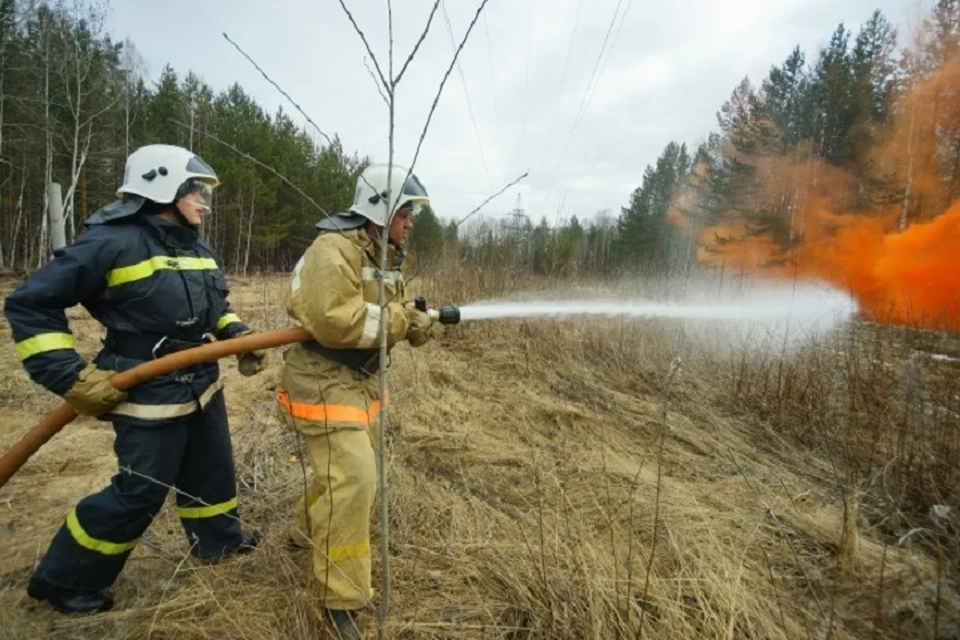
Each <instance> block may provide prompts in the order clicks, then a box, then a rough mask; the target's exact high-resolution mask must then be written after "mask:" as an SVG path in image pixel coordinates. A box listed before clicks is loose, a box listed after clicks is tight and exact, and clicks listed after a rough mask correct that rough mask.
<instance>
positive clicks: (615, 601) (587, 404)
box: [0, 272, 960, 640]
mask: <svg viewBox="0 0 960 640" xmlns="http://www.w3.org/2000/svg"><path fill="white" fill-rule="evenodd" d="M446 278H447V279H446V280H438V279H429V280H428V279H426V278H420V279H415V280H414V281H413V283H412V285H411V290H412V291H413V292H421V291H422V292H423V293H426V294H427V295H428V297H429V299H431V300H436V301H437V302H440V301H446V300H453V301H456V302H461V303H463V302H468V301H470V300H476V299H480V298H482V297H490V296H496V295H504V294H509V293H510V292H511V291H515V290H518V289H520V288H526V289H531V288H532V289H540V290H546V291H549V290H550V288H551V287H552V286H554V285H552V284H551V283H543V282H541V283H532V282H515V281H513V280H512V279H511V278H510V276H508V275H506V274H502V273H501V274H493V275H491V274H489V273H487V274H484V273H478V272H469V273H467V272H462V273H456V274H449V275H447V276H446ZM285 281H286V278H285V276H281V275H277V276H259V277H249V278H239V277H236V278H233V279H232V285H233V294H232V301H233V305H234V307H235V309H236V310H237V311H238V313H239V314H241V316H242V317H244V318H245V319H246V320H247V321H248V323H249V324H251V325H253V326H255V327H256V328H258V329H270V328H278V327H281V326H285V325H286V324H287V321H286V318H285V316H284V314H283V312H282V309H280V308H279V307H278V305H277V301H278V298H279V293H278V291H279V290H280V289H281V288H282V287H283V286H284V285H285ZM15 284H16V283H15V282H14V281H12V280H10V281H6V282H4V283H3V290H2V292H3V293H4V294H6V293H8V292H9V291H10V290H11V288H12V287H13V286H15ZM69 315H70V318H71V326H72V328H73V330H74V332H75V334H76V335H77V338H78V349H79V350H80V351H81V352H82V353H83V354H84V355H88V356H89V355H92V354H93V353H94V352H95V351H96V349H97V347H98V346H99V342H98V340H99V338H100V329H99V326H98V325H97V323H96V322H95V321H93V320H92V319H90V318H89V316H88V315H87V314H86V312H85V311H83V310H82V309H71V310H70V311H69ZM704 339H705V338H703V337H702V336H697V335H693V334H691V333H690V332H688V331H684V330H683V329H682V327H678V326H676V325H673V324H671V323H669V322H666V321H650V320H643V321H641V320H623V319H589V318H572V319H564V320H529V321H527V320H525V321H485V322H472V323H463V324H461V325H458V326H455V327H446V328H444V331H443V334H442V335H441V336H440V337H439V338H438V339H437V340H435V341H433V342H431V343H430V344H428V345H427V346H426V347H424V348H423V349H421V350H413V349H410V348H409V347H408V346H407V345H402V346H401V347H398V348H397V349H396V350H395V352H394V356H393V362H392V366H391V368H390V375H389V383H390V387H391V398H392V403H391V405H390V426H389V432H388V440H389V449H388V451H387V456H386V459H387V464H388V473H389V475H388V478H389V486H390V488H389V498H388V500H389V513H390V522H389V525H390V526H389V531H390V537H389V554H390V578H391V579H390V603H391V606H390V612H389V616H388V618H387V620H386V623H385V627H384V628H383V632H384V635H385V636H386V637H387V638H393V639H397V640H399V639H408V638H409V639H414V638H489V639H500V638H503V639H508V638H509V639H520V638H537V639H544V640H546V639H563V640H575V639H619V638H623V639H626V638H631V639H632V638H648V639H650V640H654V639H667V638H670V639H692V638H725V639H730V640H733V639H744V638H750V639H756V640H767V639H795V638H797V639H810V640H821V639H827V638H831V639H835V640H853V639H864V638H875V639H881V638H904V639H921V638H922V639H934V638H960V631H958V629H960V590H958V589H960V587H958V585H960V583H958V579H960V571H958V565H957V563H958V555H960V553H958V549H960V546H958V545H960V543H958V540H960V536H958V523H960V519H958V515H957V509H958V504H960V500H958V498H960V489H958V482H960V383H958V382H957V377H958V373H960V366H958V365H960V362H957V361H955V360H953V359H952V358H951V357H950V356H951V354H954V353H956V352H957V351H960V347H958V346H957V343H958V341H957V340H956V339H955V337H953V336H949V335H939V334H929V333H918V332H911V331H908V330H902V329H893V328H889V327H880V326H876V325H870V324H866V323H856V324H851V325H850V326H845V327H843V328H842V329H841V330H838V331H836V332H834V333H832V334H830V335H825V336H820V337H819V338H818V339H817V340H816V341H813V342H808V343H806V344H803V345H799V346H795V347H792V348H791V349H789V350H786V349H780V348H777V347H776V345H766V346H764V345H761V344H740V345H728V347H730V348H728V349H724V350H716V349H712V348H708V347H707V345H706V344H705V343H704V342H703V340H704ZM757 340H758V341H761V340H762V338H761V337H758V338H757ZM269 357H270V360H269V366H268V368H267V370H266V371H264V372H263V373H261V374H260V375H259V376H257V377H254V378H243V377H241V376H240V375H239V374H238V373H237V371H236V365H235V363H234V361H232V360H229V361H224V362H223V363H222V368H223V372H224V373H223V375H224V376H225V379H226V389H227V390H226V394H227V402H228V406H229V411H230V419H231V426H232V431H233V436H234V446H235V451H236V461H237V470H238V478H239V492H240V502H241V513H242V516H243V518H244V520H245V521H246V522H247V523H248V524H249V525H250V526H253V527H256V528H258V529H260V530H262V531H263V532H264V533H265V534H266V541H265V543H264V545H263V547H262V548H260V549H258V550H257V551H256V552H255V553H253V554H250V555H247V556H242V557H237V558H235V559H232V560H230V561H228V562H225V563H223V564H221V565H217V566H213V567H207V566H200V565H199V564H196V563H194V562H193V561H192V560H191V559H190V558H189V556H188V553H187V545H186V541H185V539H184V537H183V536H182V533H181V531H180V527H179V522H178V520H177V518H176V510H175V508H173V506H172V500H171V501H170V502H169V503H168V506H167V507H166V508H165V509H164V510H163V511H162V512H161V513H160V515H159V516H158V518H157V520H156V521H155V522H154V523H153V525H152V526H151V527H150V529H149V530H148V532H147V534H146V536H145V537H144V538H143V540H142V543H141V544H140V545H139V546H138V547H137V548H136V549H135V551H134V552H133V554H132V556H131V558H130V561H129V563H128V564H127V567H126V569H125V570H124V572H123V573H122V574H121V576H120V578H119V580H118V582H117V583H116V585H115V595H116V598H117V605H116V607H115V609H114V610H113V611H110V612H108V613H104V614H97V615H92V616H81V617H69V616H63V615H60V614H57V613H56V612H54V611H53V610H52V609H51V608H50V607H49V606H47V605H45V604H43V605H41V604H38V603H36V602H34V601H32V600H31V599H30V598H28V597H27V596H26V593H25V587H26V583H27V580H28V577H29V575H30V573H31V571H32V569H33V567H34V566H35V563H36V562H37V561H38V559H39V555H40V554H41V553H42V552H43V550H44V549H45V547H46V545H47V544H48V542H49V540H50V537H51V536H52V534H53V533H54V531H55V530H56V528H57V527H58V526H59V524H60V523H61V521H62V519H63V517H64V515H65V514H66V513H67V512H68V510H69V509H70V508H71V506H72V505H73V504H74V502H75V501H76V500H78V499H79V498H81V497H82V496H83V495H85V494H86V493H88V492H91V491H93V490H96V489H98V488H99V487H101V486H102V485H104V484H105V483H106V481H107V479H108V478H109V477H110V475H111V474H112V473H113V471H114V470H115V459H114V458H113V454H112V449H111V443H112V431H111V429H110V428H109V425H105V424H101V423H99V422H97V421H95V420H92V419H87V418H84V419H78V420H76V421H75V422H74V423H72V424H71V425H69V426H68V427H67V428H65V429H64V430H63V431H62V432H61V433H60V434H58V435H57V436H56V437H55V438H54V439H52V440H51V441H50V442H49V443H48V444H47V445H46V446H44V447H43V448H42V449H41V451H40V452H38V454H37V455H36V456H34V457H33V458H32V459H31V460H30V461H29V462H28V463H27V464H26V465H25V466H24V467H23V469H21V471H20V472H19V473H18V474H17V475H16V476H15V477H14V478H13V479H12V480H11V481H10V482H9V483H8V484H7V486H5V487H4V488H3V489H0V533H2V541H3V544H2V545H0V611H2V612H3V614H2V617H3V621H2V623H0V638H17V639H27V638H31V639H32V638H57V639H61V638H62V639H68V638H69V639H93V638H97V639H101V638H103V639H119V638H136V639H152V640H166V639H174V638H188V639H194V638H197V639H199V638H204V639H206V638H210V639H221V638H233V639H246V640H253V639H257V640H260V639H273V638H277V639H284V638H318V637H320V638H322V637H325V635H324V634H325V633H326V631H325V629H324V627H323V625H322V624H321V623H320V621H319V617H318V613H317V604H316V601H315V599H314V597H313V595H312V586H311V584H310V578H309V574H310V553H309V551H305V550H293V549H291V548H289V547H288V545H287V544H286V542H287V531H288V526H289V522H290V520H291V518H292V514H293V510H294V508H295V507H294V505H295V503H296V501H297V499H298V497H299V496H301V495H302V493H303V490H304V484H303V478H304V469H303V467H302V458H301V448H300V444H299V441H298V438H297V437H296V436H295V435H294V434H292V433H289V432H287V431H286V430H285V429H284V428H283V427H282V425H281V423H280V422H279V421H278V420H277V417H276V415H275V404H274V396H275V390H276V384H277V381H278V379H279V373H280V362H281V360H280V354H279V352H274V353H271V355H270V356H269ZM0 365H2V369H0V405H2V408H0V412H2V416H3V420H2V428H0V448H2V449H4V450H5V449H6V448H7V447H9V446H10V445H11V444H13V443H14V442H15V441H16V440H17V439H18V438H19V437H20V436H21V435H22V434H23V433H25V432H26V431H27V430H28V429H29V428H30V427H31V426H32V425H33V424H34V423H36V422H37V421H38V420H39V418H40V417H41V416H43V415H44V414H45V413H46V412H47V411H49V410H51V409H52V408H53V407H55V406H56V404H57V402H58V399H57V398H55V397H53V396H52V395H51V394H49V393H47V392H45V391H43V390H42V389H41V388H39V387H37V386H35V385H33V384H32V383H31V382H30V381H29V379H28V378H27V376H26V374H25V373H24V372H23V370H22V368H21V367H20V365H19V363H18V361H17V359H16V355H15V351H14V346H13V342H12V340H11V337H10V332H9V328H8V326H7V325H6V324H5V323H3V325H2V326H0ZM375 521H376V522H375V526H376V527H377V528H378V529H379V526H380V523H379V520H378V518H377V516H376V514H375ZM373 542H374V544H375V545H377V546H379V544H380V540H379V537H378V538H377V539H376V540H374V541H373ZM377 557H379V556H377ZM374 572H375V576H374V580H375V584H381V567H380V565H379V562H378V563H377V564H376V565H375V569H374ZM361 620H362V623H363V625H364V628H365V630H366V634H367V637H370V638H373V637H376V635H377V612H376V610H375V609H371V610H370V611H368V612H365V613H364V614H363V616H362V618H361Z"/></svg>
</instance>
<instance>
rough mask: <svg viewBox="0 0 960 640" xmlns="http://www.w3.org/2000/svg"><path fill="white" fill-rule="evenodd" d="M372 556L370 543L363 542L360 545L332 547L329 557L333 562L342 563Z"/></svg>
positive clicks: (328, 553)
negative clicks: (351, 559)
mask: <svg viewBox="0 0 960 640" xmlns="http://www.w3.org/2000/svg"><path fill="white" fill-rule="evenodd" d="M369 555H370V543H369V542H361V543H358V544H344V545H340V546H338V547H330V550H329V551H328V552H327V557H328V558H330V560H332V561H333V562H342V561H344V560H349V559H350V558H366V557H368V556H369Z"/></svg>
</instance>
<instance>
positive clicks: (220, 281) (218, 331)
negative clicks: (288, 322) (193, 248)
mask: <svg viewBox="0 0 960 640" xmlns="http://www.w3.org/2000/svg"><path fill="white" fill-rule="evenodd" d="M203 249H204V250H205V251H206V252H207V253H209V254H210V255H211V256H212V257H213V259H214V261H215V262H216V263H217V270H216V271H215V272H214V274H213V280H214V286H215V287H216V289H217V293H218V294H219V295H220V300H219V302H220V305H221V308H220V309H219V310H218V311H219V315H218V316H217V322H216V324H215V325H214V326H213V335H214V336H215V337H216V339H217V340H229V339H230V338H237V337H239V336H245V335H247V334H248V333H252V330H251V329H250V327H248V326H247V325H246V324H245V323H244V322H243V320H241V319H240V316H238V315H237V314H236V312H234V310H233V308H231V307H230V301H229V300H228V298H229V295H230V285H229V284H228V283H227V276H226V275H225V274H224V271H223V261H222V260H220V256H218V255H217V254H216V252H215V251H214V250H213V249H212V248H210V247H209V246H207V245H206V244H204V245H203Z"/></svg>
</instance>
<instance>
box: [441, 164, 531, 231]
mask: <svg viewBox="0 0 960 640" xmlns="http://www.w3.org/2000/svg"><path fill="white" fill-rule="evenodd" d="M528 175H530V172H529V171H526V172H524V174H523V175H522V176H520V177H519V178H517V179H516V180H514V181H513V182H511V183H510V184H508V185H507V186H505V187H504V188H502V189H500V191H497V192H496V193H495V194H493V195H492V196H490V197H489V198H487V199H486V200H484V201H483V202H481V203H480V205H479V206H478V207H477V208H475V209H474V210H473V211H471V212H470V213H468V214H467V215H465V216H463V219H462V220H460V222H458V223H457V226H458V227H459V226H460V225H462V224H463V223H464V222H466V221H467V219H468V218H469V217H470V216H472V215H473V214H475V213H476V212H477V211H480V209H483V207H484V206H486V204H487V203H488V202H490V201H491V200H493V199H494V198H496V197H497V196H498V195H500V194H501V193H503V192H504V191H506V190H507V189H509V188H510V187H512V186H513V185H515V184H517V183H518V182H520V181H521V180H523V179H524V178H526V177H527V176H528Z"/></svg>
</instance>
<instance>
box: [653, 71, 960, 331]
mask: <svg viewBox="0 0 960 640" xmlns="http://www.w3.org/2000/svg"><path fill="white" fill-rule="evenodd" d="M958 93H960V57H954V58H952V59H951V60H948V61H946V62H945V63H944V64H943V65H942V67H941V68H940V69H939V70H937V71H936V72H927V73H926V74H925V75H924V77H923V78H921V79H918V80H916V81H915V82H914V83H913V85H912V87H911V89H910V91H908V92H907V93H906V94H905V95H903V96H902V97H901V100H900V102H899V109H898V110H897V117H896V118H894V120H893V121H892V122H891V123H890V127H889V130H888V131H887V132H886V135H885V136H884V137H883V138H882V139H881V140H879V141H878V143H877V145H876V148H874V149H872V150H870V152H869V154H868V155H867V160H868V161H867V162H865V163H863V164H862V165H860V166H861V167H867V168H868V169H867V170H868V171H870V172H871V173H872V176H871V175H855V174H854V172H853V171H852V170H848V169H842V168H838V167H836V166H832V165H830V164H828V163H827V162H826V161H824V160H822V159H820V158H819V157H817V155H816V154H815V153H814V152H812V151H811V149H810V147H809V146H806V147H804V146H803V145H800V146H798V148H797V149H796V150H794V151H793V153H792V154H790V155H787V156H783V157H775V156H771V155H755V156H746V157H741V156H738V158H739V159H740V160H741V162H743V163H746V164H749V165H750V166H751V167H752V168H753V171H754V175H755V176H756V178H757V179H756V182H755V183H753V185H752V186H753V188H752V190H751V191H750V196H749V197H745V198H744V199H743V201H740V202H733V203H731V204H730V205H729V207H730V208H729V209H728V210H727V211H724V212H723V214H722V215H721V216H720V217H719V220H718V221H716V222H714V223H712V224H709V225H702V224H698V221H697V220H696V219H695V217H694V216H692V215H690V214H688V213H683V212H684V211H686V212H689V211H692V210H695V207H693V206H691V204H692V203H693V202H694V201H695V199H696V196H697V193H698V192H700V191H701V190H702V189H703V188H704V183H705V179H704V177H703V176H702V175H701V174H700V173H698V172H697V170H698V168H695V169H694V172H693V173H692V175H691V177H690V178H689V180H688V184H687V185H686V186H685V187H684V188H681V189H680V190H679V192H678V193H677V194H675V203H674V204H675V208H674V210H673V211H671V215H670V220H671V222H672V223H673V224H675V225H677V226H681V227H684V228H686V229H688V230H691V231H692V232H694V233H696V235H697V236H698V238H699V249H698V258H699V259H700V261H701V262H702V263H703V264H705V265H712V266H720V265H723V266H724V268H727V269H731V268H732V269H737V270H743V271H744V272H748V273H750V272H753V273H757V274H762V275H764V276H771V275H772V276H777V277H782V278H786V279H791V280H792V279H801V280H802V279H812V278H816V279H820V280H825V281H827V282H830V283H832V284H834V285H835V286H838V287H841V288H843V289H845V290H847V291H849V292H850V293H851V294H852V295H853V296H854V297H855V298H856V299H857V301H858V302H859V304H860V308H861V310H862V311H863V312H864V314H865V315H867V316H868V317H870V318H872V319H874V320H877V321H881V322H890V323H896V324H904V325H908V326H920V327H925V328H931V329H947V330H950V331H960V200H956V195H957V193H958V189H960V182H958V181H960V170H958V169H957V167H958V165H957V162H956V152H957V148H958V145H953V146H951V144H946V143H945V142H944V141H957V140H960V101H957V100H956V99H955V96H956V95H957V94H958ZM701 173H702V171H701ZM878 178H879V180H878ZM872 181H873V182H872ZM878 182H879V183H882V184H884V185H885V188H886V189H887V191H885V192H884V194H882V195H883V197H878V198H876V200H879V201H884V202H885V204H883V205H877V204H875V203H874V204H871V202H870V195H869V192H870V188H871V187H870V184H871V183H878ZM890 194H895V195H894V197H889V195H890ZM715 220H716V219H715Z"/></svg>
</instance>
